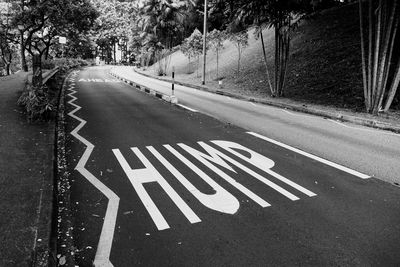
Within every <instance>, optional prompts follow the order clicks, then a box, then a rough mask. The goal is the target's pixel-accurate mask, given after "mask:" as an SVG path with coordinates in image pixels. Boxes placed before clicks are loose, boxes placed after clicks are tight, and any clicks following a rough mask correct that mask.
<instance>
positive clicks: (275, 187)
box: [178, 142, 299, 205]
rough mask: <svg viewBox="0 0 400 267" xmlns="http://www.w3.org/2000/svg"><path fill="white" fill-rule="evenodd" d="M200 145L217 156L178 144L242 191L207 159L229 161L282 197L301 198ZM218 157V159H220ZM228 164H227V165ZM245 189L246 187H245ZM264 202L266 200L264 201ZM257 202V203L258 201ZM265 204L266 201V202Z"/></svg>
mask: <svg viewBox="0 0 400 267" xmlns="http://www.w3.org/2000/svg"><path fill="white" fill-rule="evenodd" d="M198 143H199V144H200V146H202V147H203V149H205V150H206V151H207V152H208V153H209V154H210V155H215V156H214V157H209V156H207V155H205V154H203V153H201V152H199V151H197V152H196V150H195V149H193V148H191V147H188V146H187V145H185V144H178V145H179V146H180V147H182V148H183V149H185V150H186V151H187V152H189V153H191V154H192V156H194V157H195V158H197V159H198V160H199V161H201V162H202V163H203V164H204V165H206V166H207V167H209V168H210V169H212V170H213V171H214V172H216V173H218V174H219V175H220V176H221V177H222V178H224V179H226V180H227V181H228V182H229V183H231V184H232V185H233V186H235V187H236V188H238V189H239V190H241V188H240V187H238V185H240V184H239V183H237V182H236V181H235V180H233V179H232V178H231V177H229V176H227V177H225V175H226V174H225V173H223V172H221V171H220V170H219V169H218V168H215V166H213V165H212V164H210V162H208V161H207V160H205V159H208V160H210V161H213V162H215V163H217V162H216V161H215V159H216V157H218V156H219V157H222V158H224V159H225V160H227V161H229V162H230V163H232V164H234V165H236V166H237V167H239V168H240V169H242V170H243V171H245V172H247V173H248V174H250V175H251V176H253V177H254V178H256V179H257V180H259V181H260V182H262V183H264V184H266V185H268V186H269V187H271V188H272V189H274V190H276V191H278V192H279V193H281V194H282V195H284V196H285V197H287V198H289V199H290V200H292V201H295V200H299V198H298V197H297V196H295V195H293V194H292V193H290V192H289V191H287V190H286V189H284V188H282V187H280V186H279V185H277V184H275V183H274V182H272V181H270V180H268V179H267V178H265V177H263V176H261V175H259V174H258V173H256V172H254V171H252V170H251V169H249V168H247V167H246V166H244V165H243V164H241V163H239V162H237V161H236V160H234V159H232V158H231V157H229V156H227V155H225V154H224V153H222V152H220V151H218V150H216V149H214V148H213V147H211V146H209V145H207V144H206V143H204V142H198ZM219 157H218V158H219ZM219 159H220V160H222V159H221V158H219ZM222 161H223V160H222ZM269 161H270V162H272V163H273V161H272V160H269ZM225 164H226V163H225ZM227 178H230V179H232V180H233V182H234V183H232V181H230V179H227ZM244 188H245V187H244ZM245 189H246V191H249V190H248V189H247V188H245ZM246 191H242V192H243V193H244V194H246V195H247V194H249V193H252V192H251V191H250V192H246ZM249 197H250V196H249ZM263 201H264V200H263ZM256 202H257V201H256ZM264 202H265V201H264ZM266 204H267V205H269V204H268V203H266ZM260 205H261V204H260Z"/></svg>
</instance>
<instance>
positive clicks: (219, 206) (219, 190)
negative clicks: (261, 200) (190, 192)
mask: <svg viewBox="0 0 400 267" xmlns="http://www.w3.org/2000/svg"><path fill="white" fill-rule="evenodd" d="M164 147H165V148H166V149H168V151H169V152H171V153H172V154H173V155H174V156H175V157H177V158H178V159H179V160H180V161H182V162H183V163H184V164H185V165H186V166H188V167H189V168H190V169H191V170H192V171H194V172H195V173H196V174H197V175H198V176H199V177H200V178H201V179H203V180H204V181H205V182H206V183H207V184H209V185H210V186H211V187H212V188H213V189H214V191H215V194H213V195H210V196H208V198H212V199H211V200H210V201H209V202H207V204H208V205H209V206H211V207H209V208H210V209H213V210H216V211H220V212H223V213H227V214H235V213H236V212H237V211H238V209H239V206H240V203H239V201H238V200H237V199H236V198H235V197H234V196H233V195H232V194H231V193H229V192H228V191H226V190H225V189H224V188H223V187H221V186H220V185H219V184H218V183H216V182H215V181H214V180H213V179H211V178H210V176H208V175H207V174H205V173H204V172H203V171H202V170H200V169H199V168H198V167H197V166H196V165H194V164H193V163H192V162H190V161H189V160H188V159H187V158H185V157H184V156H183V155H182V154H180V153H179V152H178V151H176V150H175V149H174V148H173V147H172V146H170V145H164Z"/></svg>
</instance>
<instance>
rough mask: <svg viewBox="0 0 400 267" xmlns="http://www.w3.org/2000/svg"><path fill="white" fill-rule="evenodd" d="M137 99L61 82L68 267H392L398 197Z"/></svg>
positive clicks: (331, 167)
mask: <svg viewBox="0 0 400 267" xmlns="http://www.w3.org/2000/svg"><path fill="white" fill-rule="evenodd" d="M134 81H135V82H137V83H140V82H145V81H144V79H143V78H141V76H136V77H135V79H134ZM152 84H153V85H155V84H157V83H155V82H153V83H152ZM135 87H136V85H135V86H134V87H132V86H131V85H128V84H126V83H124V82H121V80H117V79H115V78H113V77H112V76H110V75H108V69H107V68H88V69H86V70H83V71H81V72H77V73H75V74H74V75H72V76H71V77H70V78H69V79H68V80H67V83H66V87H65V88H66V115H67V116H66V133H67V134H66V143H65V145H66V146H65V149H66V151H68V153H67V161H66V162H67V169H68V172H69V173H70V181H71V184H70V186H71V187H70V189H71V190H70V191H71V197H70V200H71V211H72V213H73V214H72V216H71V218H73V221H72V224H73V230H72V232H71V233H72V235H73V240H74V245H73V246H72V247H70V249H72V251H69V252H73V253H74V260H75V265H78V266H92V265H94V266H136V265H144V266H268V265H270V266H281V265H288V266H297V265H310V266H337V265H339V266H349V265H350V266H353V265H357V266H397V265H399V264H400V258H399V256H398V250H399V249H400V247H399V244H400V242H399V236H400V221H399V220H400V210H399V204H400V202H399V201H400V191H399V188H398V187H396V186H394V185H391V184H389V183H386V182H383V181H381V180H379V179H375V178H373V177H370V176H369V175H365V174H363V173H360V172H358V171H357V170H352V169H349V168H345V167H344V166H341V165H338V164H332V162H329V161H327V160H324V159H322V158H319V157H317V156H315V155H311V154H309V153H306V152H305V151H301V150H299V149H296V148H295V147H292V146H290V144H284V143H281V142H279V141H276V140H274V139H275V137H271V136H270V135H266V134H262V133H260V132H259V131H257V132H258V133H257V132H255V131H252V130H250V129H246V128H242V127H238V126H236V125H235V124H233V123H227V122H226V121H225V120H219V119H215V118H213V117H211V116H208V115H206V114H204V113H203V112H196V111H191V110H189V109H186V108H183V107H182V106H178V105H171V104H170V103H168V102H166V101H161V100H160V99H157V98H156V97H153V96H150V95H149V94H146V93H144V92H141V90H136V88H135ZM140 87H141V86H140ZM144 91H145V90H144ZM145 92H146V91H145ZM150 93H151V92H150ZM177 93H178V91H177ZM177 96H178V99H179V95H177ZM160 98H162V97H160ZM210 98H212V100H210V101H209V103H214V105H218V106H219V109H224V108H225V106H220V102H218V101H219V100H216V97H215V95H213V97H210ZM179 101H180V100H179ZM179 101H178V103H179ZM197 101H201V100H200V98H198V99H197ZM202 101H208V100H202ZM225 101H227V102H229V103H230V102H234V101H233V100H229V99H225ZM203 103H204V102H201V103H199V105H198V106H199V107H200V106H201V105H203ZM184 104H186V103H185V102H184ZM210 105H211V104H208V106H207V108H209V109H212V108H213V107H212V106H211V107H210ZM247 106H249V107H252V105H251V104H247ZM240 107H242V108H243V109H245V107H244V106H240ZM197 108H198V107H196V109H197ZM255 109H256V110H259V109H262V108H260V107H259V106H257V107H255ZM237 112H238V114H240V115H237V116H242V113H239V112H242V111H237ZM251 112H253V113H255V112H254V111H251ZM228 113H232V111H231V109H229V111H228ZM281 114H284V113H281ZM281 114H280V115H281ZM290 116H292V115H290ZM281 117H283V116H281ZM293 118H295V117H293ZM293 118H292V120H293ZM280 119H281V120H282V118H280ZM264 120H268V123H271V124H272V123H276V121H278V119H276V121H273V120H271V119H270V118H266V117H265V116H264ZM283 120H286V118H283ZM294 120H295V121H296V120H297V121H303V120H304V121H308V120H310V121H311V120H315V118H312V119H303V117H301V120H300V119H294ZM317 123H318V124H321V123H322V124H324V123H325V124H324V125H322V126H321V127H322V128H323V127H324V126H325V125H326V127H327V128H328V127H330V128H333V127H336V126H335V125H336V124H335V123H333V122H329V121H325V122H324V121H323V120H318V121H317ZM284 124H286V121H284V123H282V125H280V127H284ZM292 124H294V126H296V127H297V128H298V129H299V131H301V130H302V129H301V128H302V127H300V126H299V125H300V122H299V123H292ZM328 125H330V126H328ZM258 128H260V129H261V128H262V125H261V126H260V125H259V127H258ZM271 128H275V127H271ZM330 128H329V130H330ZM339 129H341V128H339ZM311 130H313V131H314V132H318V131H319V130H317V129H316V128H315V127H314V128H312V129H311ZM342 131H343V130H342ZM374 131H376V130H374ZM290 132H291V133H294V135H295V136H296V133H295V132H294V131H290ZM379 132H380V131H379ZM317 134H318V133H317ZM324 134H325V133H323V135H324ZM373 134H375V132H374V133H373ZM296 137H297V138H299V136H296ZM353 137H354V136H353ZM358 137H359V136H357V138H358ZM361 137H362V136H361ZM326 138H327V139H330V136H327V137H326ZM355 138H356V137H354V139H355ZM395 138H398V137H397V135H396V136H394V137H393V139H395ZM354 139H352V140H351V141H354ZM324 148H325V149H326V147H324ZM60 245H61V246H62V245H63V244H60Z"/></svg>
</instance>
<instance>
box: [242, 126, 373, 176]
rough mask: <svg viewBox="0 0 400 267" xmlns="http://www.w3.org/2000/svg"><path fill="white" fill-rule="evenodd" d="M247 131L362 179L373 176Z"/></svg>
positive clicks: (251, 133)
mask: <svg viewBox="0 0 400 267" xmlns="http://www.w3.org/2000/svg"><path fill="white" fill-rule="evenodd" d="M247 133H248V134H250V135H253V136H255V137H258V138H260V139H262V140H265V141H267V142H270V143H273V144H275V145H278V146H280V147H283V148H286V149H288V150H291V151H293V152H296V153H298V154H300V155H303V156H306V157H308V158H311V159H313V160H316V161H319V162H322V163H324V164H326V165H329V166H331V167H334V168H336V169H339V170H341V171H344V172H347V173H349V174H352V175H354V176H357V177H359V178H361V179H368V178H371V176H369V175H366V174H364V173H361V172H358V171H355V170H352V169H350V168H347V167H345V166H343V165H340V164H337V163H334V162H331V161H329V160H326V159H323V158H320V157H318V156H315V155H313V154H310V153H307V152H304V151H302V150H300V149H297V148H294V147H291V146H289V145H286V144H283V143H281V142H278V141H275V140H273V139H271V138H268V137H266V136H263V135H260V134H257V133H253V132H247Z"/></svg>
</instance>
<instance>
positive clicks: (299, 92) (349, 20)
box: [146, 4, 400, 111]
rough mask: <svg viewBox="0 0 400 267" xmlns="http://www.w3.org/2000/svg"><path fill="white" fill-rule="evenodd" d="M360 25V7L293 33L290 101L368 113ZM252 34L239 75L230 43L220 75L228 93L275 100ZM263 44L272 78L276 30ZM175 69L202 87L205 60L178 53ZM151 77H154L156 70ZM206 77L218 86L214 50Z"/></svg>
mask: <svg viewBox="0 0 400 267" xmlns="http://www.w3.org/2000/svg"><path fill="white" fill-rule="evenodd" d="M358 23H359V21H358V6H357V5H356V4H352V5H348V6H344V7H341V8H334V9H330V10H326V11H324V12H322V13H321V14H318V15H314V16H313V17H311V18H308V19H305V20H303V21H302V23H301V24H300V26H299V27H298V28H297V29H296V30H295V31H294V32H293V34H292V43H291V55H290V61H289V65H288V70H287V79H286V88H285V97H286V98H288V99H292V100H299V101H303V102H305V103H310V104H311V103H312V104H321V105H329V106H334V107H338V108H350V109H353V110H357V111H361V110H363V109H364V106H363V90H362V74H361V55H360V53H361V52H360V37H359V24H358ZM253 33H254V30H251V29H250V30H249V46H248V47H247V48H246V50H245V51H244V53H243V55H242V61H241V66H242V68H241V72H240V74H239V75H238V74H237V71H236V68H237V56H238V53H237V50H236V47H235V46H234V45H233V44H232V43H230V42H229V41H225V43H224V50H223V51H222V52H221V54H220V61H219V73H220V75H219V76H220V77H221V78H222V80H223V85H224V90H228V91H231V92H236V93H241V94H245V95H253V96H257V97H270V92H269V89H268V85H267V80H266V75H265V66H264V63H263V56H262V49H261V42H260V40H256V39H255V37H254V34H253ZM264 39H265V40H264V41H265V43H266V53H267V58H268V64H269V70H270V73H271V74H272V75H273V63H274V61H273V59H274V35H273V31H272V30H271V29H268V30H265V31H264ZM192 61H193V60H192ZM172 66H174V67H175V73H176V79H177V80H180V81H184V82H191V83H195V84H200V83H201V66H202V63H201V60H200V66H199V68H197V64H196V62H192V64H191V66H189V64H188V59H187V58H186V57H185V56H184V55H183V54H182V53H181V52H180V51H177V52H175V53H174V54H173V55H172V57H171V64H170V68H169V71H168V72H169V73H168V74H169V75H170V72H171V70H172ZM189 70H190V71H191V72H192V73H189ZM197 70H198V74H197ZM146 72H148V73H149V74H153V75H154V74H155V66H152V67H150V68H149V69H148V70H147V71H146ZM206 77H207V78H206V84H207V85H208V86H211V87H217V86H218V81H216V56H215V53H214V52H212V51H209V52H208V55H207V72H206ZM271 78H272V77H271ZM396 97H397V98H396V99H395V100H394V102H393V105H392V108H393V109H400V103H399V102H400V101H399V93H397V96H396Z"/></svg>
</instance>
